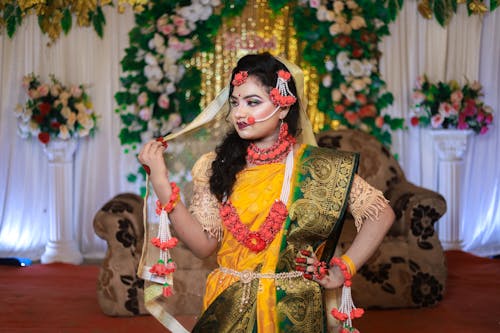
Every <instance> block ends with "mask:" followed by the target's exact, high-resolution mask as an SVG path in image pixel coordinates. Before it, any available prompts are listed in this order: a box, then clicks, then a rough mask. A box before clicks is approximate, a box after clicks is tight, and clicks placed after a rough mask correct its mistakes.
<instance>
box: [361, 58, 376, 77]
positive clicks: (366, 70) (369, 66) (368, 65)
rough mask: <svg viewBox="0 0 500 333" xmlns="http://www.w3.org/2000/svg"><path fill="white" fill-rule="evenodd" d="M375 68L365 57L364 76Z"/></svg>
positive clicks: (368, 74)
mask: <svg viewBox="0 0 500 333" xmlns="http://www.w3.org/2000/svg"><path fill="white" fill-rule="evenodd" d="M373 68H374V67H373V65H372V63H371V62H370V61H369V60H366V59H363V71H364V73H363V76H370V74H371V72H372V69H373Z"/></svg>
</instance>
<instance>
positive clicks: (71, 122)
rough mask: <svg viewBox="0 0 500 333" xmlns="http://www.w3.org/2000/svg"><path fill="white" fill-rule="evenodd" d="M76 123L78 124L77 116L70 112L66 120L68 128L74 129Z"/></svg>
mask: <svg viewBox="0 0 500 333" xmlns="http://www.w3.org/2000/svg"><path fill="white" fill-rule="evenodd" d="M75 123H76V114H75V113H74V112H70V114H69V115H68V117H67V120H66V126H68V128H69V129H73V128H74V126H75Z"/></svg>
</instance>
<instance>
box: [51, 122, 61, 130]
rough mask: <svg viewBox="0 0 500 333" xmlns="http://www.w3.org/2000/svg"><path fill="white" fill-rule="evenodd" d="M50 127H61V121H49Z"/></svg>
mask: <svg viewBox="0 0 500 333" xmlns="http://www.w3.org/2000/svg"><path fill="white" fill-rule="evenodd" d="M50 127H52V128H53V129H58V128H59V127H61V123H59V122H58V121H53V122H51V123H50Z"/></svg>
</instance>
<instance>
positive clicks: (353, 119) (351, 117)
mask: <svg viewBox="0 0 500 333" xmlns="http://www.w3.org/2000/svg"><path fill="white" fill-rule="evenodd" d="M344 117H345V119H346V120H347V122H348V123H349V124H351V125H355V124H356V123H357V122H358V119H359V117H358V115H357V114H356V113H354V112H352V111H347V112H346V113H344Z"/></svg>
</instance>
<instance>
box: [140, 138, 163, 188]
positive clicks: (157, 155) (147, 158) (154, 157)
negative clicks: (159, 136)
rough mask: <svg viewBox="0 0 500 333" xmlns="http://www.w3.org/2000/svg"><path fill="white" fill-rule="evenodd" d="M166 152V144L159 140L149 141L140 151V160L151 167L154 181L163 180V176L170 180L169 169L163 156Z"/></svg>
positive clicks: (151, 176) (151, 175)
mask: <svg viewBox="0 0 500 333" xmlns="http://www.w3.org/2000/svg"><path fill="white" fill-rule="evenodd" d="M164 152H165V145H164V143H163V142H162V141H158V140H151V141H149V142H148V143H146V144H145V145H144V146H143V147H142V149H141V151H140V152H139V156H138V159H139V162H141V164H143V165H145V166H147V167H148V168H149V170H150V178H151V181H152V182H153V183H155V181H156V182H158V181H161V180H163V178H164V179H166V180H167V182H168V169H167V166H166V164H165V159H164V158H163V153H164ZM145 169H146V168H145ZM146 171H147V170H146Z"/></svg>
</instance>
